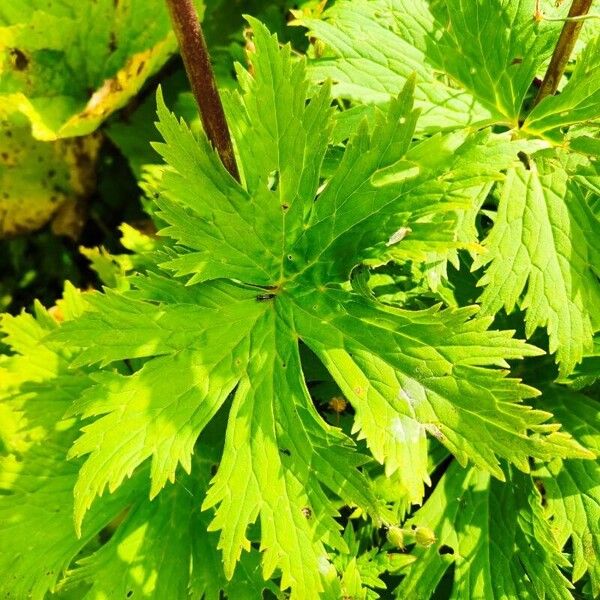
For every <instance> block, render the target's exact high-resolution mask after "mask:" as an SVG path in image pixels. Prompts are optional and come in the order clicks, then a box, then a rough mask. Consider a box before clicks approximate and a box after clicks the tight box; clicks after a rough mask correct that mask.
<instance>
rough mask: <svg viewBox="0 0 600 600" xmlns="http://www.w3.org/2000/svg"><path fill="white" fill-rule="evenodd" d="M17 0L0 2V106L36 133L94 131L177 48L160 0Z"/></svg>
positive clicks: (62, 134)
mask: <svg viewBox="0 0 600 600" xmlns="http://www.w3.org/2000/svg"><path fill="white" fill-rule="evenodd" d="M9 4H10V3H9ZM18 4H19V6H18V7H15V6H3V7H0V110H4V111H5V112H13V111H14V112H20V113H22V114H24V115H25V116H26V117H27V118H28V119H29V121H30V122H31V127H32V132H33V135H34V137H35V138H37V139H40V140H56V139H59V138H65V137H72V136H80V135H86V134H89V133H92V132H93V131H94V130H96V129H97V128H98V127H99V126H100V125H101V123H102V122H103V121H104V120H105V119H106V118H107V117H108V116H109V115H110V114H112V113H113V112H114V111H116V110H118V109H120V108H122V107H123V106H125V105H126V104H127V102H129V100H130V99H131V98H132V97H133V96H135V95H136V94H137V93H138V92H139V90H140V89H141V87H142V86H143V85H144V83H145V82H146V80H147V79H148V78H149V77H150V76H152V75H153V74H154V73H156V72H157V71H158V70H159V69H160V68H161V67H162V66H163V65H164V63H165V62H166V61H167V60H168V59H169V57H170V56H171V55H172V54H173V53H174V52H175V51H176V48H177V46H176V41H175V36H174V34H173V33H172V31H171V27H170V23H169V18H168V15H167V11H166V8H165V5H164V2H163V1H162V0H123V1H121V2H114V0H97V1H96V2H93V3H90V2H79V1H77V0H68V1H65V0H62V1H60V2H59V1H58V0H49V1H48V2H44V3H40V2H38V1H37V0H23V1H21V2H19V3H18ZM198 4H199V5H200V8H202V2H201V0H198Z"/></svg>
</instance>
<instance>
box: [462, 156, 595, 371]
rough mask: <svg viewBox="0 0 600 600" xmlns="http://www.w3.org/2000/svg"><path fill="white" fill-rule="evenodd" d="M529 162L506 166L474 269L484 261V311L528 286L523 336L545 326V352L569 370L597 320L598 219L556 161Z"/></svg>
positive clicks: (514, 299) (508, 305)
mask: <svg viewBox="0 0 600 600" xmlns="http://www.w3.org/2000/svg"><path fill="white" fill-rule="evenodd" d="M530 167H531V168H530V169H529V170H528V169H527V168H526V167H525V166H523V165H522V166H519V167H517V168H515V169H512V170H510V171H509V173H508V175H507V178H506V182H505V183H504V185H503V188H502V194H501V198H500V204H499V207H498V215H497V217H496V220H495V223H494V227H493V228H492V231H491V233H490V235H489V237H488V238H487V240H486V241H485V242H484V245H485V247H486V249H487V252H486V253H484V254H482V255H480V256H478V257H477V259H476V260H475V263H474V265H473V270H475V269H477V268H479V267H481V266H483V265H486V264H488V263H489V266H488V268H487V270H486V272H485V274H484V275H483V277H482V278H481V280H480V281H479V285H481V286H485V290H484V292H483V294H482V296H481V303H482V305H483V312H484V314H494V313H496V312H497V311H498V310H500V309H501V308H502V307H504V308H505V309H506V310H507V311H509V312H510V311H512V310H513V309H514V308H515V305H516V304H517V303H518V302H519V300H520V298H521V294H522V293H523V292H524V291H525V288H526V292H525V297H524V299H523V300H522V302H521V307H522V308H524V309H526V317H525V320H526V325H527V329H526V332H527V335H528V336H531V335H532V334H533V332H534V331H535V329H536V328H537V327H546V328H547V330H548V334H549V336H550V352H552V353H556V357H557V361H558V362H559V364H560V372H561V375H567V374H568V373H570V372H571V371H572V370H573V368H574V367H575V365H576V364H577V363H578V362H579V361H580V360H581V358H582V356H583V353H584V352H585V351H587V350H589V349H591V344H592V334H593V332H594V330H595V329H596V328H597V327H598V326H599V323H598V315H600V284H599V283H598V279H597V274H596V272H595V270H594V267H593V265H594V264H595V260H594V257H595V256H597V254H596V252H597V251H596V249H595V247H594V243H595V242H594V241H593V240H594V236H595V235H596V234H597V231H598V230H599V228H600V223H599V222H598V221H597V219H596V218H595V217H594V215H593V213H592V212H591V211H590V209H589V208H588V206H587V204H586V201H585V197H584V196H583V194H582V192H581V190H580V189H579V188H578V186H577V185H576V184H575V183H573V182H570V181H569V179H568V177H567V174H566V172H565V171H564V170H563V169H562V168H561V167H560V166H559V165H558V164H556V163H554V162H552V163H544V162H541V161H540V162H538V161H534V160H532V161H531V164H530Z"/></svg>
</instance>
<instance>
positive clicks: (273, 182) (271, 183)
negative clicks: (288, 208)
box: [267, 170, 279, 192]
mask: <svg viewBox="0 0 600 600" xmlns="http://www.w3.org/2000/svg"><path fill="white" fill-rule="evenodd" d="M267 187H268V188H269V189H270V190H271V191H272V192H276V191H277V188H279V171H277V170H275V171H272V172H271V173H269V179H267Z"/></svg>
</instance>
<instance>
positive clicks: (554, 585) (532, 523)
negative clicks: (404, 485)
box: [396, 463, 572, 600]
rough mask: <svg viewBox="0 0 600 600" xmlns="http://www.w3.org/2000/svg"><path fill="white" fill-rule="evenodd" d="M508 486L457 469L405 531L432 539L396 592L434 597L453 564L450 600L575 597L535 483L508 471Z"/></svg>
mask: <svg viewBox="0 0 600 600" xmlns="http://www.w3.org/2000/svg"><path fill="white" fill-rule="evenodd" d="M508 481H509V485H502V484H500V483H498V482H497V481H495V480H493V479H490V477H489V475H488V474H486V473H484V472H482V471H478V470H476V469H474V468H471V469H462V468H461V467H460V466H459V465H458V464H456V463H453V464H451V465H450V467H449V468H448V470H447V472H446V473H445V474H444V476H443V477H442V479H441V480H440V482H439V484H438V486H437V487H436V489H435V491H434V492H433V494H432V495H431V497H430V498H429V499H428V500H427V502H426V503H425V504H424V505H423V507H422V508H421V509H419V510H418V511H417V512H416V513H415V515H414V516H413V517H412V518H411V519H410V521H409V522H408V525H410V526H413V527H427V528H429V529H431V530H432V531H433V532H434V534H435V536H436V541H435V543H434V544H433V545H432V546H430V547H429V548H418V549H417V550H415V553H416V555H417V560H416V561H415V563H414V565H413V566H411V567H410V569H409V571H408V573H407V576H406V578H405V579H404V580H403V581H402V583H401V584H400V586H399V587H398V589H397V590H396V596H397V598H399V599H400V598H416V599H421V598H422V599H426V598H430V597H431V595H432V594H433V592H434V591H435V589H436V587H437V586H438V584H439V582H440V580H441V579H442V577H443V576H444V573H445V572H446V571H447V570H448V568H449V567H450V565H452V564H453V563H454V567H455V571H454V583H453V585H452V591H451V593H450V596H449V597H450V598H452V599H457V600H458V599H461V600H462V599H464V600H467V599H470V598H486V599H487V598H492V599H493V598H498V599H500V598H531V599H532V600H533V599H534V598H554V599H565V600H567V599H570V598H572V596H571V593H570V591H569V589H570V588H571V587H572V586H571V585H570V584H569V582H568V581H567V579H566V578H565V577H564V575H563V574H562V573H561V571H560V570H559V567H565V566H568V561H567V560H566V559H565V558H564V557H563V556H562V554H561V553H560V551H559V547H558V544H557V542H556V540H555V539H554V537H553V534H552V531H551V528H550V525H549V523H548V521H547V519H546V516H545V515H544V510H543V508H542V505H541V499H540V496H539V493H538V492H537V490H536V488H535V487H534V485H533V481H532V480H531V478H530V477H528V476H526V475H523V474H521V473H518V472H515V471H513V470H509V478H508Z"/></svg>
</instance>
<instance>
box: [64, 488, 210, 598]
mask: <svg viewBox="0 0 600 600" xmlns="http://www.w3.org/2000/svg"><path fill="white" fill-rule="evenodd" d="M185 484H186V479H185V478H182V482H181V483H179V484H178V485H177V486H170V487H169V488H168V489H166V490H165V491H164V492H163V493H162V494H161V495H160V496H159V497H158V498H156V499H155V500H154V501H152V502H150V501H148V500H142V501H141V502H140V503H139V504H137V505H136V506H134V507H132V508H131V509H130V510H129V512H128V513H127V516H125V518H124V520H123V522H122V523H120V524H119V526H118V529H117V531H116V532H115V533H114V535H113V536H112V537H111V538H110V540H109V541H108V542H107V543H105V544H104V545H102V546H101V547H100V548H99V549H98V550H96V552H94V553H93V554H91V555H90V556H86V557H85V558H83V559H81V560H79V561H78V562H77V567H76V568H75V569H74V570H73V571H71V572H69V573H68V574H67V584H68V585H69V586H73V585H76V584H77V583H80V582H88V583H90V584H91V588H90V589H89V591H88V592H87V593H86V594H85V595H84V596H83V599H84V600H106V599H108V598H154V599H156V600H161V599H162V598H168V597H172V598H182V599H183V598H186V597H187V595H188V584H189V579H190V566H191V565H190V558H191V544H192V531H191V529H190V519H189V515H190V513H191V512H192V511H193V501H194V498H193V496H192V495H191V493H190V492H189V491H187V489H186V487H184V486H185ZM188 485H189V483H188ZM196 535H198V536H200V537H201V536H202V535H203V533H202V531H198V532H196ZM204 535H205V534H204Z"/></svg>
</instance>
